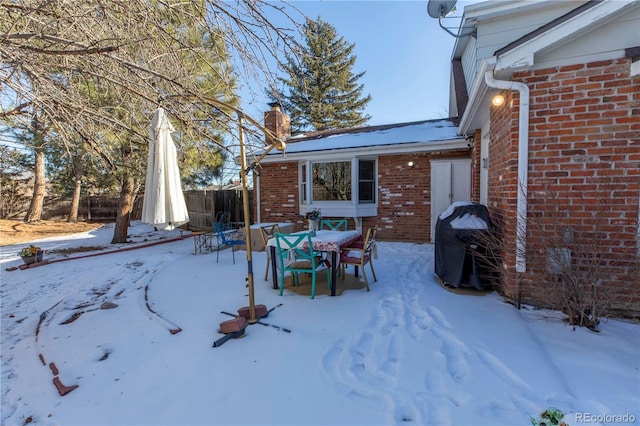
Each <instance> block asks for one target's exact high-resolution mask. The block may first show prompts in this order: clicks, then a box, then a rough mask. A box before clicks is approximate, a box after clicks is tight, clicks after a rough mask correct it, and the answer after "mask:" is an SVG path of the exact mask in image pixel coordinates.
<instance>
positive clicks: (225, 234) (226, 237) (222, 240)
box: [213, 222, 246, 265]
mask: <svg viewBox="0 0 640 426" xmlns="http://www.w3.org/2000/svg"><path fill="white" fill-rule="evenodd" d="M213 226H214V229H215V231H216V234H215V235H216V238H217V239H218V247H217V250H216V263H217V262H218V261H219V260H220V248H221V247H222V248H224V247H231V253H232V257H233V264H234V265H235V264H236V254H235V250H234V249H235V247H236V246H241V245H244V244H246V241H245V240H238V239H234V238H230V236H231V234H234V233H235V232H236V231H235V230H234V229H232V228H231V224H229V223H225V222H216V223H214V224H213Z"/></svg>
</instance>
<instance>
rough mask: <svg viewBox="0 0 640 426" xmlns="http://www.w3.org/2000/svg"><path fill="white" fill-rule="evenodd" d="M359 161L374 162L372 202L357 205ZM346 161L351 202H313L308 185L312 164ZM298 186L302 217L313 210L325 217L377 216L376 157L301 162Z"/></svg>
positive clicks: (309, 185)
mask: <svg viewBox="0 0 640 426" xmlns="http://www.w3.org/2000/svg"><path fill="white" fill-rule="evenodd" d="M360 160H364V161H373V162H374V171H373V179H374V182H373V185H374V189H373V190H374V202H366V203H358V200H359V198H360V194H359V173H358V163H359V161H360ZM347 161H348V162H350V163H351V176H352V179H351V200H348V201H314V200H313V185H311V184H310V182H312V177H311V173H312V171H313V163H339V162H347ZM303 170H306V175H305V176H303ZM354 177H355V178H354ZM298 184H299V188H300V194H299V196H300V203H299V212H300V215H304V214H305V213H306V212H307V211H309V210H311V209H314V208H316V209H320V211H321V212H322V215H323V216H326V217H368V216H376V215H377V214H378V197H379V196H378V158H377V157H350V158H330V159H315V160H305V161H301V162H299V163H298ZM303 191H304V193H303Z"/></svg>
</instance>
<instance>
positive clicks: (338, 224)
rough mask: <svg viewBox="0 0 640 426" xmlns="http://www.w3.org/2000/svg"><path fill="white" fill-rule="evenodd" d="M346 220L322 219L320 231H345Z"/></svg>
mask: <svg viewBox="0 0 640 426" xmlns="http://www.w3.org/2000/svg"><path fill="white" fill-rule="evenodd" d="M348 222H349V221H348V220H347V219H322V220H321V221H320V229H329V230H332V231H346V230H347V226H348Z"/></svg>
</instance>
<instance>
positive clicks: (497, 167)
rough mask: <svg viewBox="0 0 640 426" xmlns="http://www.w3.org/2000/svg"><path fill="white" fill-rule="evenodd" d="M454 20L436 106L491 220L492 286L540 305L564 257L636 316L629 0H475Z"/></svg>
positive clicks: (636, 134) (638, 132)
mask: <svg viewBox="0 0 640 426" xmlns="http://www.w3.org/2000/svg"><path fill="white" fill-rule="evenodd" d="M507 3H508V4H507ZM460 27H461V28H463V29H464V31H465V32H466V33H469V32H473V33H474V37H461V38H457V39H456V44H455V47H454V52H453V55H452V68H451V69H452V79H451V82H452V93H455V94H456V95H455V96H453V97H452V98H451V102H450V114H451V115H457V116H459V118H460V125H459V134H461V135H464V136H469V137H472V138H473V152H472V158H473V160H472V167H473V179H474V184H473V185H472V188H473V196H472V198H473V199H474V200H476V201H479V202H480V203H482V204H486V205H487V206H488V207H489V209H490V211H491V212H492V213H493V215H494V217H496V219H497V220H498V221H499V222H500V223H501V225H502V231H503V244H502V253H501V258H502V264H503V265H502V266H503V277H502V291H503V293H504V294H505V296H506V297H507V298H508V299H511V300H514V301H515V300H521V299H522V300H533V301H535V302H538V303H539V304H544V303H543V302H544V300H543V299H544V294H545V291H547V289H545V288H541V287H544V285H543V284H542V283H541V279H540V277H541V276H543V275H549V274H548V272H549V270H552V272H553V273H555V271H554V268H557V267H558V265H557V263H558V262H560V263H567V264H570V265H572V266H571V267H573V268H574V270H576V269H577V270H580V271H584V272H585V273H587V272H592V273H594V274H598V276H597V280H598V281H599V282H598V286H597V288H598V291H600V292H605V291H606V292H608V293H610V294H609V296H607V297H611V298H613V299H615V300H616V302H615V303H614V304H613V305H614V306H613V309H614V310H619V311H622V312H630V313H631V314H632V315H638V314H639V313H640V296H639V295H640V275H639V271H638V259H639V257H638V255H639V251H640V247H639V241H640V234H639V220H640V214H639V206H640V197H639V191H640V61H639V60H638V59H640V30H639V28H640V2H638V1H633V2H632V1H608V0H607V1H603V2H596V1H571V2H553V1H543V2H521V1H514V2H483V3H478V4H475V5H471V6H467V7H466V8H465V11H464V16H463V18H462V22H461V25H460ZM495 95H500V97H501V98H500V97H499V98H498V100H499V101H500V100H501V103H500V102H498V104H497V105H498V106H496V104H492V99H493V98H494V96H495ZM559 254H560V255H559Z"/></svg>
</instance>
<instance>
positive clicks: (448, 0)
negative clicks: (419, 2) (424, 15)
mask: <svg viewBox="0 0 640 426" xmlns="http://www.w3.org/2000/svg"><path fill="white" fill-rule="evenodd" d="M454 7H456V0H429V3H428V4H427V12H428V13H429V16H431V17H432V18H444V17H445V16H447V15H448V14H449V12H451V11H452V10H453V8H454Z"/></svg>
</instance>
